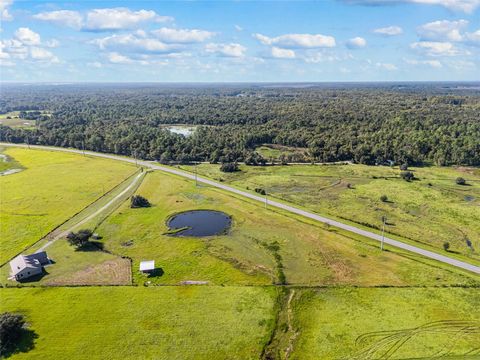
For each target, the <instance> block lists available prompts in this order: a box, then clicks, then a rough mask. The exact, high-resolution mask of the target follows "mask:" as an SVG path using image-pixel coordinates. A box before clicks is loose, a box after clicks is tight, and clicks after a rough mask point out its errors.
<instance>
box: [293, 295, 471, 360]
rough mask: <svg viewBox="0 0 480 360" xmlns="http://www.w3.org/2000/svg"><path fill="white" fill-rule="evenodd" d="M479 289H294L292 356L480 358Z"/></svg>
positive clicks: (329, 357) (323, 357) (313, 357)
mask: <svg viewBox="0 0 480 360" xmlns="http://www.w3.org/2000/svg"><path fill="white" fill-rule="evenodd" d="M478 292H479V289H478V288H472V289H463V288H403V289H401V288H396V289H395V288H363V289H354V288H344V289H333V288H331V289H315V290H313V289H312V290H296V295H295V297H294V299H293V301H292V304H291V306H292V311H293V320H292V321H293V324H294V329H295V330H297V331H299V334H298V335H297V338H296V341H295V346H294V351H293V354H292V356H291V357H290V358H291V359H302V360H308V359H312V360H313V359H352V360H355V359H358V360H368V359H433V358H435V359H437V358H442V359H478V358H479V357H480V347H479V341H478V339H479V338H480V313H479V312H478V308H479V306H480V297H479V296H478Z"/></svg>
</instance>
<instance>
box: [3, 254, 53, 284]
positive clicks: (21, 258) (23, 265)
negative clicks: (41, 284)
mask: <svg viewBox="0 0 480 360" xmlns="http://www.w3.org/2000/svg"><path fill="white" fill-rule="evenodd" d="M49 263H50V259H49V258H48V256H47V253H46V252H45V251H42V252H39V253H35V254H32V255H18V256H17V257H16V258H14V259H13V260H12V261H10V268H11V270H12V271H11V273H10V275H11V276H12V278H15V280H17V281H21V280H24V279H28V278H29V277H32V276H35V275H40V274H41V273H43V266H44V265H47V264H49Z"/></svg>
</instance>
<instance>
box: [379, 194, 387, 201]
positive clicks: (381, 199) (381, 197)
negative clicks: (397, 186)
mask: <svg viewBox="0 0 480 360" xmlns="http://www.w3.org/2000/svg"><path fill="white" fill-rule="evenodd" d="M380 201H382V202H387V201H388V197H387V195H382V196H380Z"/></svg>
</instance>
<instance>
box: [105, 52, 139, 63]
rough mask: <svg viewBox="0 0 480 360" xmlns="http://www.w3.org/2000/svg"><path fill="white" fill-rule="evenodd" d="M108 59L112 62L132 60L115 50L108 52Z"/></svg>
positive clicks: (128, 61) (130, 61)
mask: <svg viewBox="0 0 480 360" xmlns="http://www.w3.org/2000/svg"><path fill="white" fill-rule="evenodd" d="M107 58H108V61H110V62H111V63H114V64H132V63H133V60H132V59H130V58H129V57H127V56H124V55H121V54H119V53H116V52H112V53H109V54H108V55H107Z"/></svg>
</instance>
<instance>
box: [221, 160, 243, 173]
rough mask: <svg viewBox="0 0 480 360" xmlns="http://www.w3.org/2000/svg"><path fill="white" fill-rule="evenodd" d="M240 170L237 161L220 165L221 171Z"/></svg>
mask: <svg viewBox="0 0 480 360" xmlns="http://www.w3.org/2000/svg"><path fill="white" fill-rule="evenodd" d="M239 170H240V169H239V168H238V164H237V163H236V162H227V163H223V164H222V165H221V166H220V171H222V172H235V171H239Z"/></svg>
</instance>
